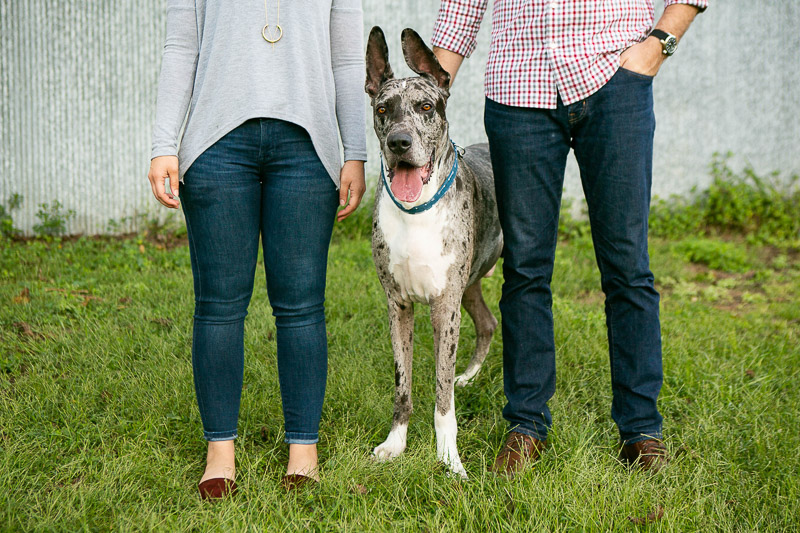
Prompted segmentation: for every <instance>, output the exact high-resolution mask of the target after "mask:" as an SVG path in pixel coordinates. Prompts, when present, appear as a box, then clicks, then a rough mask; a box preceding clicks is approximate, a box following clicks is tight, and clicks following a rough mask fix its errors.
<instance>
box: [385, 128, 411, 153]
mask: <svg viewBox="0 0 800 533" xmlns="http://www.w3.org/2000/svg"><path fill="white" fill-rule="evenodd" d="M412 140H413V139H411V135H409V134H408V133H403V132H395V133H390V134H389V136H388V137H386V144H387V145H388V146H389V150H391V151H392V152H394V153H395V154H397V155H402V154H404V153H406V152H408V149H409V148H411V141H412Z"/></svg>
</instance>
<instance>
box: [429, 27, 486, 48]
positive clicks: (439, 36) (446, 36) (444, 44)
mask: <svg viewBox="0 0 800 533" xmlns="http://www.w3.org/2000/svg"><path fill="white" fill-rule="evenodd" d="M431 44H432V45H433V46H438V47H439V48H444V49H445V50H449V51H451V52H455V53H456V54H458V55H460V56H464V57H469V56H471V55H472V52H474V51H475V47H476V39H464V38H462V37H459V36H458V35H456V34H455V33H454V32H453V28H448V27H445V24H443V23H440V22H439V21H437V22H436V26H435V27H434V28H433V38H432V39H431Z"/></svg>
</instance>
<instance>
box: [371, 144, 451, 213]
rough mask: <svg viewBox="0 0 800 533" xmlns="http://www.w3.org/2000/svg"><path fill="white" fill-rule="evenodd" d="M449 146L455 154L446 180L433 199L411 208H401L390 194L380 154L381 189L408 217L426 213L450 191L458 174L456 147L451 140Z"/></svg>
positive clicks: (390, 190)
mask: <svg viewBox="0 0 800 533" xmlns="http://www.w3.org/2000/svg"><path fill="white" fill-rule="evenodd" d="M450 144H452V145H453V151H454V152H455V154H454V157H453V168H451V169H450V174H448V175H447V179H445V180H444V183H443V184H442V186H441V187H439V190H438V191H436V194H434V195H433V198H431V199H430V200H428V201H427V202H425V203H424V204H419V205H415V206H414V207H412V208H410V209H409V208H407V207H403V205H402V204H401V203H400V202H399V201H398V200H397V198H395V197H394V195H393V194H392V189H391V188H390V187H389V183H388V182H387V181H386V173H385V172H384V171H383V154H381V179H382V180H383V188H384V189H386V193H387V194H388V195H389V198H391V199H392V201H393V202H394V205H396V206H397V207H398V209H400V211H403V212H404V213H408V214H409V215H416V214H417V213H422V212H423V211H427V210H428V209H430V208H431V207H433V206H434V205H435V204H436V202H438V201H439V200H441V199H442V196H444V195H445V193H446V192H447V191H448V189H450V185H452V184H453V181H455V178H456V173H457V172H458V147H457V146H456V143H454V142H453V140H452V139H451V140H450Z"/></svg>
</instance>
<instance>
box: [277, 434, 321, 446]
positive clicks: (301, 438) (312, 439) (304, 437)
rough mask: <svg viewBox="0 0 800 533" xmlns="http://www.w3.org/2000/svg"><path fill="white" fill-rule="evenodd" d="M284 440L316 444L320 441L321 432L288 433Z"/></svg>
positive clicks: (294, 442) (291, 442)
mask: <svg viewBox="0 0 800 533" xmlns="http://www.w3.org/2000/svg"><path fill="white" fill-rule="evenodd" d="M283 442H285V443H286V444H316V443H318V442H319V433H287V434H286V437H285V438H284V439H283Z"/></svg>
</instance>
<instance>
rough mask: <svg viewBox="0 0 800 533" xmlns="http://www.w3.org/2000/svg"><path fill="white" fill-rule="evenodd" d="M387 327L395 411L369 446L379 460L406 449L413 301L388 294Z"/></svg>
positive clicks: (409, 404) (409, 412)
mask: <svg viewBox="0 0 800 533" xmlns="http://www.w3.org/2000/svg"><path fill="white" fill-rule="evenodd" d="M389 329H390V332H391V336H392V351H393V352H394V415H393V417H392V429H391V431H390V432H389V436H388V437H386V440H385V441H384V442H383V443H382V444H379V445H378V446H376V447H375V449H374V450H372V454H373V455H374V456H375V458H376V459H377V460H379V461H387V460H389V459H394V458H395V457H397V456H398V455H400V454H401V453H403V451H404V450H405V449H406V436H407V434H408V421H409V419H410V418H411V410H412V402H411V360H412V356H413V348H414V305H413V304H411V303H402V302H396V301H394V300H392V299H391V298H389Z"/></svg>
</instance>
